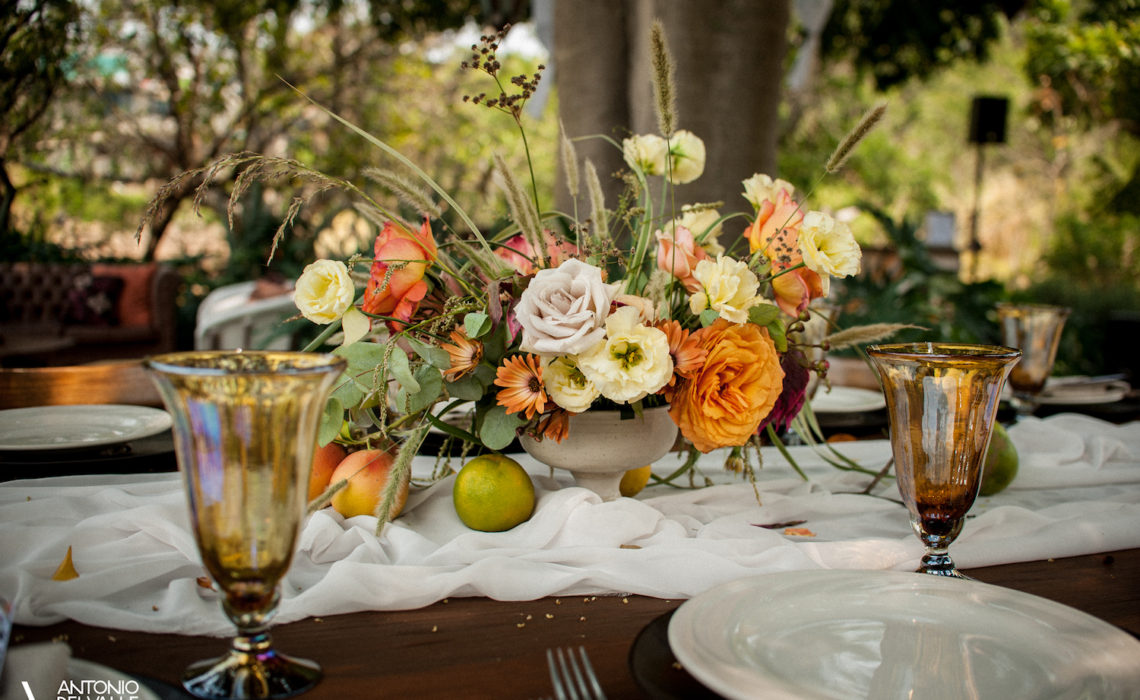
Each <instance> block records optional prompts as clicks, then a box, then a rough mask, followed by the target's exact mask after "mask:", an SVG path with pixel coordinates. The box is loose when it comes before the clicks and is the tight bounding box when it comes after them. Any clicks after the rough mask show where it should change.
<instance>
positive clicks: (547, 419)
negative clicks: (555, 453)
mask: <svg viewBox="0 0 1140 700" xmlns="http://www.w3.org/2000/svg"><path fill="white" fill-rule="evenodd" d="M571 415H572V414H571V413H570V412H569V411H567V410H566V409H565V408H560V407H555V408H554V410H553V411H551V412H550V413H547V414H546V415H545V416H543V417H542V418H540V419H539V421H538V425H537V426H535V432H536V433H538V434H539V435H541V436H542V439H544V440H553V441H555V442H562V441H563V440H565V439H566V436H567V435H569V434H570V416H571Z"/></svg>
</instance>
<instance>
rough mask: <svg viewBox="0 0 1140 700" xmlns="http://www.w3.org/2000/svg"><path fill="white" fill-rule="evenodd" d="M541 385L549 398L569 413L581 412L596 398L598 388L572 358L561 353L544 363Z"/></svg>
mask: <svg viewBox="0 0 1140 700" xmlns="http://www.w3.org/2000/svg"><path fill="white" fill-rule="evenodd" d="M542 385H543V387H545V388H546V395H547V396H549V397H550V400H551V401H553V402H554V403H556V404H558V405H559V406H561V407H562V408H564V409H566V410H567V411H570V412H571V413H582V412H584V411H586V410H587V409H588V408H590V404H592V403H593V402H594V399H596V398H598V394H599V392H598V388H597V387H596V386H594V383H593V382H591V381H590V380H589V379H586V375H584V374H582V370H581V369H579V368H578V364H577V363H576V362H575V361H574V358H572V357H568V356H566V355H561V356H559V357H556V358H554V359H552V360H549V361H548V362H546V363H545V365H544V366H543V368H542Z"/></svg>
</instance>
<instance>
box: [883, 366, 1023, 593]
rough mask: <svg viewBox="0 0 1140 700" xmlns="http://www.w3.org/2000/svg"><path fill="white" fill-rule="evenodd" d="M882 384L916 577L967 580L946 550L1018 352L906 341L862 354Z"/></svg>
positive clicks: (969, 500)
mask: <svg viewBox="0 0 1140 700" xmlns="http://www.w3.org/2000/svg"><path fill="white" fill-rule="evenodd" d="M867 354H868V355H870V356H871V359H872V360H873V361H874V363H875V366H876V368H877V369H878V371H879V378H880V380H881V381H882V384H883V391H884V393H885V394H886V400H887V414H888V417H889V421H890V432H891V450H892V452H893V453H894V459H895V476H896V477H897V478H896V481H897V482H898V487H899V493H900V494H901V495H902V500H903V503H904V504H905V505H906V508H907V510H908V511H910V522H911V526H912V527H913V528H914V532H915V534H917V535H918V539H919V540H921V541H922V544H923V545H924V546H925V547H926V553H925V554H924V555H923V557H922V565H921V566H920V567H919V569H918V570H919V572H922V573H928V574H937V575H940V576H953V577H956V578H966V577H965V576H963V575H962V574H960V573H959V572H958V569H957V568H955V566H954V561H953V560H952V559H951V558H950V554H949V553H948V549H949V547H950V543H951V542H953V541H954V539H955V538H957V537H958V533H959V532H961V531H962V524H963V523H964V522H965V518H966V511H968V510H970V506H972V505H973V504H974V499H975V498H977V495H978V488H979V487H980V486H981V476H982V463H983V462H984V460H985V456H986V448H987V447H988V446H989V444H990V433H991V431H992V430H993V425H994V417H995V416H996V415H997V408H998V403H999V401H1000V399H1001V391H1002V385H1003V383H1004V382H1005V379H1006V377H1007V376H1008V374H1009V371H1010V368H1011V367H1012V366H1013V364H1014V363H1015V362H1017V359H1018V358H1019V357H1021V352H1020V351H1019V350H1015V349H1014V348H1007V347H1001V346H996V345H966V344H961V343H909V344H899V345H873V346H871V347H869V348H868V349H867Z"/></svg>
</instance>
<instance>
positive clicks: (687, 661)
mask: <svg viewBox="0 0 1140 700" xmlns="http://www.w3.org/2000/svg"><path fill="white" fill-rule="evenodd" d="M840 577H857V578H858V579H859V580H860V581H864V582H875V581H879V582H881V583H887V582H888V580H890V581H896V582H902V581H911V582H916V583H922V584H927V587H928V589H929V590H932V591H935V590H945V587H946V586H947V585H950V586H954V585H963V586H966V587H967V592H968V591H970V590H974V591H975V592H976V593H979V594H982V595H984V596H986V601H975V603H974V604H976V605H980V606H985V605H988V604H989V605H992V604H994V603H1001V602H1005V603H1006V604H1010V602H1017V601H1021V602H1022V603H1024V604H1028V605H1034V606H1038V607H1042V606H1043V607H1044V608H1045V609H1048V610H1052V611H1053V612H1054V613H1056V614H1058V615H1061V616H1066V617H1067V619H1069V620H1071V621H1074V622H1077V623H1083V624H1084V625H1088V626H1092V627H1093V628H1096V629H1098V630H1099V631H1102V632H1103V633H1105V634H1107V635H1109V639H1111V638H1112V637H1118V638H1119V639H1120V640H1122V641H1124V643H1125V644H1140V642H1137V640H1136V639H1134V638H1133V637H1132V636H1131V635H1130V634H1129V633H1128V632H1126V631H1125V630H1122V629H1120V628H1118V627H1116V626H1115V625H1113V624H1111V623H1109V622H1106V621H1105V620H1102V619H1100V618H1098V617H1096V616H1094V615H1090V614H1089V613H1086V612H1084V611H1083V610H1079V609H1077V608H1074V607H1072V606H1068V605H1064V604H1062V603H1058V602H1056V601H1054V600H1050V599H1048V598H1043V597H1041V596H1037V595H1033V594H1031V593H1025V592H1024V591H1019V590H1016V589H1013V588H1006V587H1004V586H997V585H993V584H988V583H985V582H982V581H976V580H967V581H960V580H957V579H953V580H951V579H942V578H939V577H934V576H930V575H929V574H921V573H916V572H908V571H897V570H893V569H872V570H861V569H802V570H795V571H779V572H772V573H767V574H757V575H754V576H746V577H743V578H739V579H734V580H731V581H726V582H724V583H721V584H718V585H716V586H713V587H712V588H709V589H707V590H706V591H704V592H702V593H700V594H698V595H696V596H693V597H692V598H690V599H689V600H686V601H685V602H684V603H682V604H681V605H680V606H679V607H677V608H676V610H675V611H674V614H673V616H672V617H671V618H670V620H669V628H668V641H669V646H670V648H671V650H672V651H673V654H674V656H675V657H676V658H677V660H678V661H679V662H680V663H681V665H682V666H683V667H684V668H685V670H686V671H687V672H689V673H690V674H691V675H692V676H693V677H694V678H696V679H697V680H698V681H699V682H700V683H702V684H704V685H705V686H706V687H707V688H709V689H711V690H713V691H715V692H717V693H719V694H720V695H723V696H724V697H726V698H744V697H754V696H755V693H756V692H757V691H758V690H760V691H763V697H765V698H769V699H772V700H785V699H789V700H790V699H793V698H798V699H801V700H802V699H804V698H813V697H821V696H819V695H817V694H816V693H814V692H813V689H812V688H811V687H805V686H795V687H792V686H789V685H788V683H787V682H786V680H785V679H782V678H777V677H774V676H773V677H769V678H768V680H769V681H770V683H769V684H765V685H764V686H763V687H759V688H758V687H757V686H756V685H755V682H756V680H757V676H762V675H763V674H762V673H761V672H759V671H757V670H755V669H751V668H746V667H744V666H740V665H737V666H732V665H731V663H729V662H728V661H726V660H725V659H723V658H721V659H716V662H717V664H719V667H718V668H710V667H707V666H705V665H704V663H703V659H702V658H701V655H702V654H704V655H706V656H709V657H710V658H711V657H712V654H711V652H709V651H707V650H702V649H697V648H693V649H691V648H688V647H687V646H686V645H685V644H684V643H682V642H683V641H684V640H683V639H682V638H681V637H682V635H683V634H687V635H688V636H690V637H692V636H694V635H695V631H694V630H696V629H697V627H698V626H699V625H696V624H694V623H699V622H700V621H701V619H702V618H701V617H700V616H699V614H698V613H699V612H700V610H701V609H702V606H704V605H709V604H711V602H712V601H716V600H717V599H725V598H727V596H728V595H739V594H744V593H747V592H748V591H750V590H757V589H761V590H762V589H763V588H770V587H772V586H773V585H783V586H785V587H789V582H790V583H793V584H794V583H796V582H797V580H799V582H800V583H801V586H802V585H806V584H809V583H810V582H811V581H812V580H814V579H826V578H840ZM781 579H782V580H783V581H784V583H779V584H777V583H776V581H777V580H781ZM761 582H767V585H765V584H764V583H761ZM868 585H869V586H870V585H872V584H868ZM791 587H793V588H795V586H791ZM736 589H741V591H737V590H736ZM995 595H996V596H997V597H998V600H994V599H992V596H995ZM971 597H972V596H966V597H964V599H963V600H967V599H969V598H971ZM722 602H723V601H722ZM686 627H688V629H683V628H686ZM726 676H736V678H735V683H734V682H733V679H731V678H727V677H726ZM745 684H747V689H745V687H744V686H745Z"/></svg>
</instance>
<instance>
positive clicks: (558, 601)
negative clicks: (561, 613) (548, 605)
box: [554, 598, 562, 605]
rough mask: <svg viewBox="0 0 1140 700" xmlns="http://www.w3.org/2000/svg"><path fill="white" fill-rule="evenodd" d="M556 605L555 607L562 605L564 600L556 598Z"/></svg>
mask: <svg viewBox="0 0 1140 700" xmlns="http://www.w3.org/2000/svg"><path fill="white" fill-rule="evenodd" d="M554 604H555V605H562V599H561V598H555V599H554Z"/></svg>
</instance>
